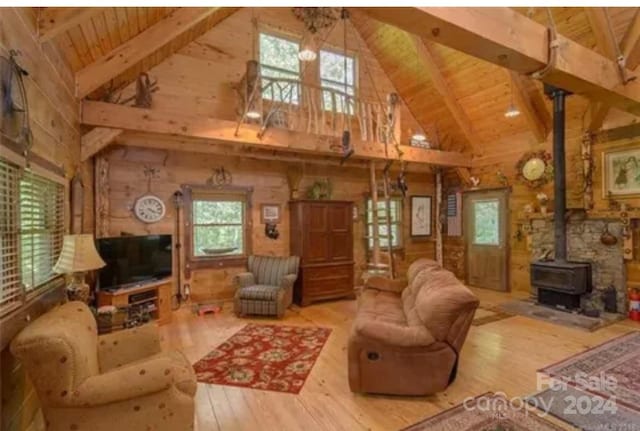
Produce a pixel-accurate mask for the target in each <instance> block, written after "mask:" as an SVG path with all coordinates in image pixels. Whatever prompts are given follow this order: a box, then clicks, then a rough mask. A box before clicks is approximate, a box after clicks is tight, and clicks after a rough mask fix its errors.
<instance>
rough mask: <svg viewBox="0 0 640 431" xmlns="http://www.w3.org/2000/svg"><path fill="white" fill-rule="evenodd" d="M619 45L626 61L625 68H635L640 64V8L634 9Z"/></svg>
mask: <svg viewBox="0 0 640 431" xmlns="http://www.w3.org/2000/svg"><path fill="white" fill-rule="evenodd" d="M620 45H621V49H622V55H624V57H625V59H626V61H627V68H628V69H630V70H636V68H637V67H638V65H639V64H640V9H638V10H636V14H635V15H634V16H633V20H632V21H631V24H629V28H628V29H627V31H626V33H625V34H624V37H623V38H622V42H621V43H620Z"/></svg>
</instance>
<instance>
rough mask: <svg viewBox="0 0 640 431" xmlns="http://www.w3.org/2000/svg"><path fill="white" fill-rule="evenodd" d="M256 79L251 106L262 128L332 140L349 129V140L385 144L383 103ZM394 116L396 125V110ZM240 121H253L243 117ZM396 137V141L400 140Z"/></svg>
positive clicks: (284, 81) (292, 83) (308, 86)
mask: <svg viewBox="0 0 640 431" xmlns="http://www.w3.org/2000/svg"><path fill="white" fill-rule="evenodd" d="M258 79H259V80H260V81H258V82H261V85H260V92H259V93H258V92H256V94H254V95H253V99H252V102H251V103H252V106H253V107H254V109H257V110H258V111H260V112H261V114H262V116H261V122H262V125H263V129H266V128H269V127H276V128H280V129H287V130H292V131H298V132H304V133H309V134H315V135H322V136H335V137H340V136H341V135H342V133H343V131H345V130H348V131H349V132H350V133H351V136H352V137H356V138H359V139H360V140H361V141H363V142H372V143H381V144H384V143H385V141H386V139H387V129H388V127H392V126H390V125H389V122H388V121H387V118H388V116H387V109H388V107H387V105H386V104H385V103H380V102H378V101H370V100H364V99H362V98H358V97H355V96H353V95H350V94H347V93H346V92H344V91H341V90H338V89H335V88H328V87H321V86H319V85H314V84H309V83H303V82H301V81H298V80H294V79H287V78H272V77H267V76H261V77H259V78H258ZM395 115H396V119H395V121H396V123H397V124H399V123H398V122H399V121H400V119H399V118H398V117H397V115H398V114H397V111H396V114H395ZM243 121H244V122H245V123H249V122H252V120H250V119H248V118H246V117H244V118H243ZM396 130H399V128H397V129H396ZM396 130H394V132H395V131H396ZM395 138H396V140H397V141H398V142H399V139H400V137H399V136H395ZM389 143H390V144H392V143H393V142H389Z"/></svg>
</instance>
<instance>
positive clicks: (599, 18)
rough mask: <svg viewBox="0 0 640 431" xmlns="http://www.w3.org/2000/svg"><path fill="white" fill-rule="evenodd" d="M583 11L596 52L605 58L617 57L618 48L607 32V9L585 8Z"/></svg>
mask: <svg viewBox="0 0 640 431" xmlns="http://www.w3.org/2000/svg"><path fill="white" fill-rule="evenodd" d="M584 11H585V13H586V14H587V19H588V20H589V25H590V26H591V30H592V31H593V35H594V36H595V39H596V46H597V47H598V51H600V53H601V54H602V55H604V56H605V57H607V58H610V59H615V58H616V57H617V56H618V52H617V51H618V48H617V43H616V40H615V39H614V38H613V35H612V34H611V31H610V30H609V23H608V20H607V8H604V7H585V8H584Z"/></svg>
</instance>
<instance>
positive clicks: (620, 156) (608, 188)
mask: <svg viewBox="0 0 640 431" xmlns="http://www.w3.org/2000/svg"><path fill="white" fill-rule="evenodd" d="M602 173H603V175H602V179H603V184H602V191H603V195H604V196H603V197H605V198H607V197H609V198H611V197H614V196H616V197H631V196H640V146H636V147H635V148H627V149H624V150H611V151H605V152H603V154H602Z"/></svg>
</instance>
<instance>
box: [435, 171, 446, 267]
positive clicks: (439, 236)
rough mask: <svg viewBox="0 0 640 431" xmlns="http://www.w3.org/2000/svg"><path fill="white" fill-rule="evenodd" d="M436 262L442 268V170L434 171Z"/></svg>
mask: <svg viewBox="0 0 640 431" xmlns="http://www.w3.org/2000/svg"><path fill="white" fill-rule="evenodd" d="M435 216H436V261H437V262H438V264H439V265H440V266H444V260H443V250H442V249H443V245H442V217H441V216H442V169H438V170H437V171H436V214H435Z"/></svg>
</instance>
